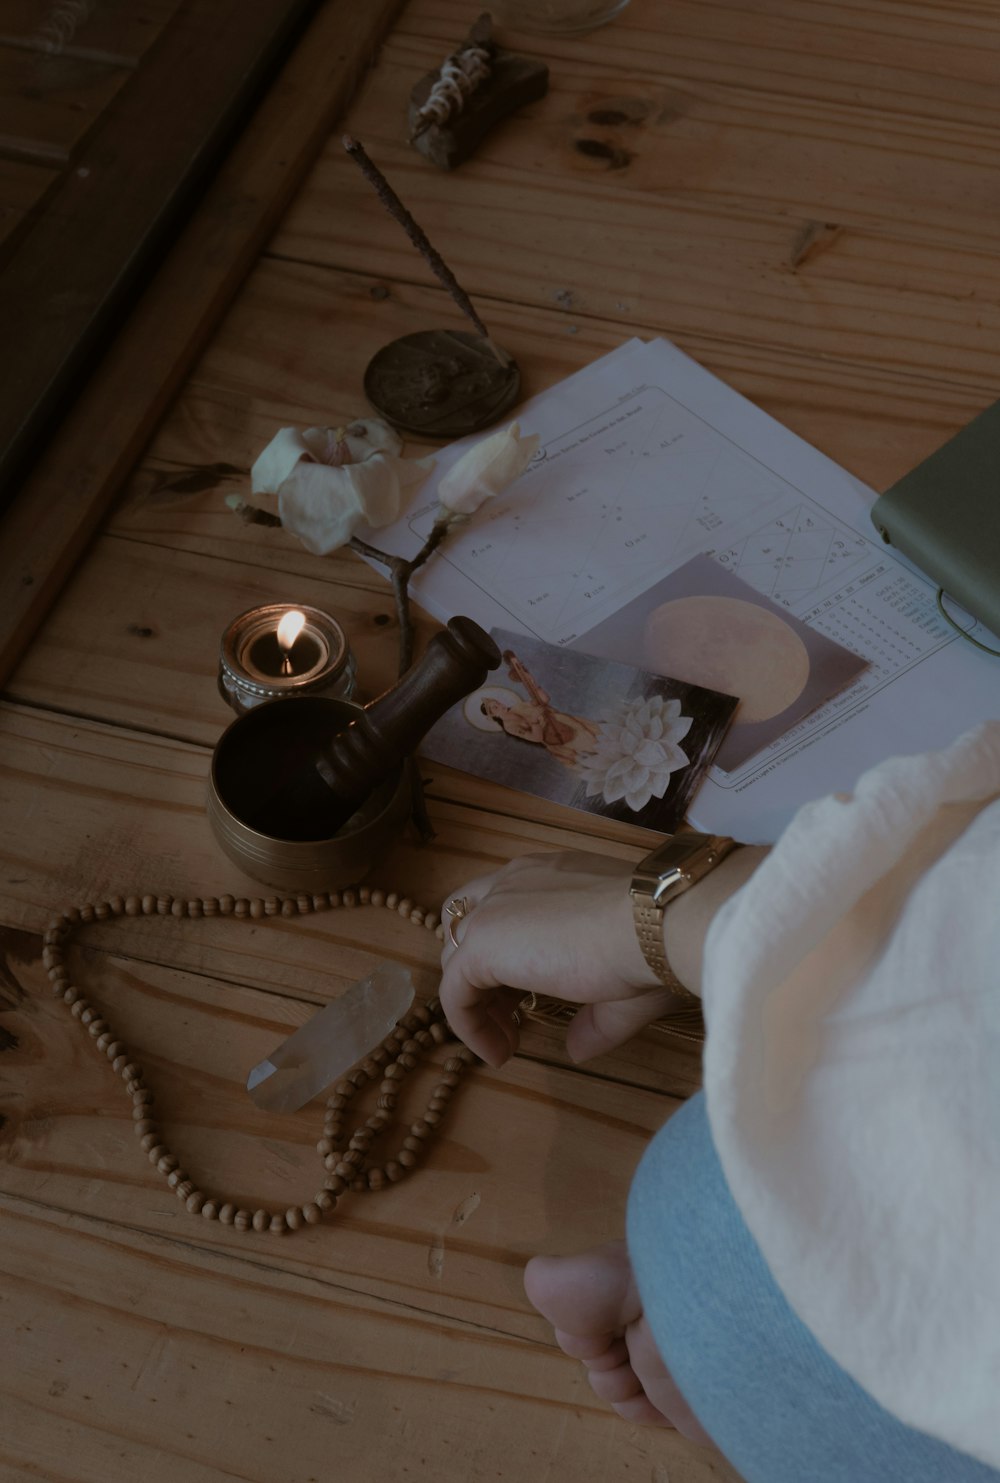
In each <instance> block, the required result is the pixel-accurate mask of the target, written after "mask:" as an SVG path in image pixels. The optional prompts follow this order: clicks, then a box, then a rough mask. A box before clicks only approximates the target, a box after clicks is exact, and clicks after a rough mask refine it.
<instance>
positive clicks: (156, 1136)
mask: <svg viewBox="0 0 1000 1483" xmlns="http://www.w3.org/2000/svg"><path fill="white" fill-rule="evenodd" d="M159 1141H160V1133H159V1129H158V1128H157V1127H156V1126H155V1125H151V1126H150V1128H149V1129H148V1131H147V1132H145V1133H143V1135H142V1137H141V1138H140V1139H139V1147H140V1148H141V1149H142V1151H143V1153H149V1150H150V1149H151V1148H155V1147H156V1145H157V1144H158V1143H159Z"/></svg>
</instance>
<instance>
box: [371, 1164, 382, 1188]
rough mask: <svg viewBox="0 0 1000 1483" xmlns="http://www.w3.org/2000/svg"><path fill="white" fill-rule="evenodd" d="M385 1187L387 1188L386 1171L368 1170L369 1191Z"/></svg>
mask: <svg viewBox="0 0 1000 1483" xmlns="http://www.w3.org/2000/svg"><path fill="white" fill-rule="evenodd" d="M384 1186H385V1170H384V1169H369V1170H368V1188H369V1189H383V1188H384Z"/></svg>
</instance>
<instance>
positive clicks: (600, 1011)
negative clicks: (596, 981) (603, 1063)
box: [566, 989, 674, 1061]
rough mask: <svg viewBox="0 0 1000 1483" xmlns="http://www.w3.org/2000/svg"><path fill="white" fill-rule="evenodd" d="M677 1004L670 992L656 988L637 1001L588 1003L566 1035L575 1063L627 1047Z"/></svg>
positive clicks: (623, 1000) (567, 1048)
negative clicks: (622, 1046)
mask: <svg viewBox="0 0 1000 1483" xmlns="http://www.w3.org/2000/svg"><path fill="white" fill-rule="evenodd" d="M673 1002H674V995H673V994H671V992H670V990H669V989H653V990H651V992H649V993H648V994H640V995H639V996H638V998H635V999H618V1000H610V1001H606V1002H604V1003H603V1004H585V1005H584V1006H583V1008H582V1009H580V1010H579V1011H578V1013H577V1014H576V1015H575V1016H574V1017H573V1020H572V1023H571V1024H570V1027H569V1029H568V1030H567V1032H566V1050H567V1052H568V1053H569V1055H570V1056H571V1057H572V1059H573V1060H574V1061H589V1060H590V1059H591V1058H592V1057H593V1056H601V1055H604V1054H605V1053H606V1052H607V1051H609V1050H614V1049H615V1048H616V1046H619V1045H624V1044H625V1042H626V1040H631V1039H632V1036H633V1035H638V1033H639V1031H640V1030H643V1029H645V1027H646V1026H647V1025H649V1024H652V1022H653V1020H655V1019H657V1018H658V1017H659V1016H660V1015H661V1014H665V1013H666V1012H667V1010H668V1009H669V1008H670V1006H671V1005H672V1004H673Z"/></svg>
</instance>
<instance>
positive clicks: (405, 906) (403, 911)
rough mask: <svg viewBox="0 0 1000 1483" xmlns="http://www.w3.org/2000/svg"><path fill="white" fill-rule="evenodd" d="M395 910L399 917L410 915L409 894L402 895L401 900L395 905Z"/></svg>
mask: <svg viewBox="0 0 1000 1483" xmlns="http://www.w3.org/2000/svg"><path fill="white" fill-rule="evenodd" d="M396 910H397V912H398V913H399V915H400V916H401V917H404V918H405V917H408V916H409V915H410V912H411V911H412V910H413V902H412V901H411V900H410V898H409V896H404V897H403V899H402V901H400V903H399V904H398V906H397V907H396Z"/></svg>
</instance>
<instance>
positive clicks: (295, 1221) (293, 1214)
mask: <svg viewBox="0 0 1000 1483" xmlns="http://www.w3.org/2000/svg"><path fill="white" fill-rule="evenodd" d="M301 1224H302V1210H301V1208H300V1207H299V1206H298V1205H289V1207H288V1209H287V1210H286V1211H285V1225H286V1226H287V1227H288V1229H289V1230H290V1231H297V1230H298V1229H299V1227H300V1226H301Z"/></svg>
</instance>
